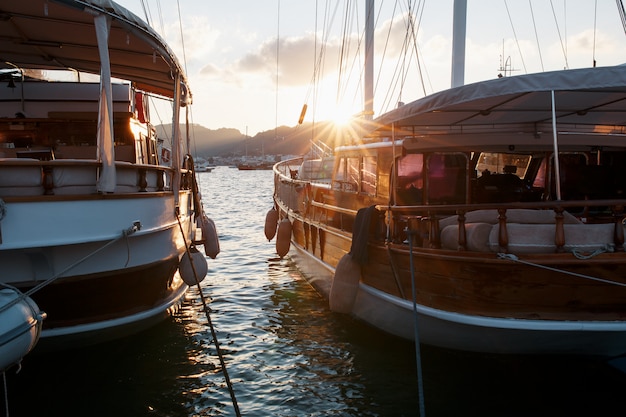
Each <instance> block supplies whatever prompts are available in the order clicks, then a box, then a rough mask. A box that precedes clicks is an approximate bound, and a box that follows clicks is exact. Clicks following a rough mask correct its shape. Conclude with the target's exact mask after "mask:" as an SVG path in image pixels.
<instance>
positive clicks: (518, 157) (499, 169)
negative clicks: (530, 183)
mask: <svg viewBox="0 0 626 417" xmlns="http://www.w3.org/2000/svg"><path fill="white" fill-rule="evenodd" d="M530 159H531V156H530V155H522V154H510V153H490V152H483V153H482V154H480V157H479V158H478V163H477V164H476V170H477V171H478V177H481V176H482V175H483V174H487V175H489V174H514V175H517V176H518V177H520V178H524V177H525V175H526V170H527V169H528V164H529V163H530Z"/></svg>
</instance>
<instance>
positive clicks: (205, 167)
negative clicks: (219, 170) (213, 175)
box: [194, 164, 215, 172]
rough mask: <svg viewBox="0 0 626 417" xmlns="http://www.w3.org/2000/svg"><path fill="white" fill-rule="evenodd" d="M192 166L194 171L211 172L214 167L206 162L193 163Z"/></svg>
mask: <svg viewBox="0 0 626 417" xmlns="http://www.w3.org/2000/svg"><path fill="white" fill-rule="evenodd" d="M194 168H195V171H196V172H211V171H213V169H214V168H215V167H214V166H210V165H206V164H195V165H194Z"/></svg>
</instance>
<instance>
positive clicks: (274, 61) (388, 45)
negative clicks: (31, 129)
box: [116, 0, 626, 136]
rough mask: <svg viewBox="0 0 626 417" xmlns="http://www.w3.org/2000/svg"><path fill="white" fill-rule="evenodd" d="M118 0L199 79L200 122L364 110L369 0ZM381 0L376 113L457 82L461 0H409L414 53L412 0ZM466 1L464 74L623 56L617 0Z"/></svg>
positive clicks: (249, 122)
mask: <svg viewBox="0 0 626 417" xmlns="http://www.w3.org/2000/svg"><path fill="white" fill-rule="evenodd" d="M116 1H117V2H118V3H119V4H121V5H122V6H124V7H126V8H127V9H129V10H131V11H132V12H134V13H135V14H136V15H137V16H139V17H140V18H142V19H143V20H146V21H148V23H150V24H151V25H152V26H153V27H154V28H155V29H156V30H157V32H159V34H160V35H161V36H162V37H163V38H164V39H165V40H166V41H167V42H168V44H169V45H170V47H171V48H172V49H173V50H174V52H175V53H176V55H177V57H178V59H179V61H180V62H181V63H182V65H183V67H184V68H185V69H186V72H187V76H188V78H189V81H190V84H191V90H192V93H193V100H194V104H193V106H192V113H191V119H192V122H193V123H196V124H200V125H202V126H205V127H207V128H209V129H219V128H235V129H238V130H239V131H241V132H242V133H244V134H248V135H250V136H254V135H255V134H256V133H258V132H260V131H266V130H271V129H274V128H275V127H277V126H282V125H287V126H295V125H296V124H297V123H298V119H299V116H300V114H301V110H302V107H303V105H304V104H307V106H308V110H307V112H306V115H305V118H304V120H305V121H308V122H311V121H322V120H330V119H337V120H338V121H341V120H342V119H345V118H346V116H347V115H350V114H355V113H358V112H359V111H360V110H362V109H363V90H362V87H361V86H362V70H361V68H362V62H363V58H362V53H361V54H360V55H359V54H357V53H356V51H357V50H358V45H359V39H362V32H363V26H364V20H365V10H364V8H365V6H364V3H365V1H364V0H356V1H355V0H326V1H323V0H228V1H224V0H219V1H218V0H116ZM376 3H377V5H376V12H375V13H376V35H375V47H374V49H375V57H376V58H375V64H374V67H375V69H374V72H375V74H374V79H375V97H374V112H375V115H374V117H376V116H377V115H380V114H381V113H382V112H384V111H387V110H390V109H391V108H393V107H395V106H396V105H397V103H398V102H410V101H413V100H416V99H419V98H421V97H423V96H424V95H425V94H430V93H433V92H436V91H440V90H443V89H446V88H449V87H450V83H451V81H450V80H451V75H450V74H451V73H450V71H451V69H450V68H451V44H452V7H453V0H430V1H428V0H426V1H425V0H422V1H417V0H410V3H411V6H410V7H411V11H412V14H413V15H414V16H416V18H415V19H414V22H415V23H414V26H413V27H414V32H415V33H416V35H415V38H416V39H417V48H413V47H411V48H409V53H406V52H403V51H405V49H404V48H402V46H403V44H404V43H403V42H404V35H405V32H406V28H407V25H406V23H405V22H406V20H405V19H404V20H403V19H402V18H401V16H402V15H403V14H405V15H406V14H407V12H408V11H409V6H408V4H409V0H385V1H381V0H378V1H377V2H376ZM467 3H468V5H467V40H466V68H465V83H466V84H468V83H472V82H477V81H482V80H486V79H491V78H495V77H497V76H498V74H499V73H503V74H504V75H511V74H512V75H521V74H526V73H534V72H541V71H552V70H560V69H564V68H582V67H590V66H593V62H594V59H595V61H596V65H597V66H609V65H618V64H623V63H626V34H625V31H624V27H623V26H622V23H621V20H620V17H619V13H618V9H617V6H616V2H615V1H614V0H529V1H520V0H508V1H505V0H480V1H479V0H468V1H467ZM346 16H348V17H346ZM394 17H395V19H394ZM392 22H393V24H392ZM344 39H351V41H350V42H349V43H346V42H342V40H344ZM277 40H278V47H277ZM322 49H323V50H324V54H323V57H324V58H323V59H322V60H320V58H319V55H320V50H322ZM416 50H417V56H419V59H416V58H415V56H416V53H415V51H416ZM342 57H343V58H342ZM399 58H402V59H399ZM398 62H401V63H402V64H398ZM504 64H506V65H504ZM316 68H317V70H316ZM503 68H506V69H507V70H506V71H503V70H502V69H503ZM398 79H403V80H404V82H401V81H398ZM153 121H154V120H153ZM163 122H167V121H163ZM157 123H158V121H157Z"/></svg>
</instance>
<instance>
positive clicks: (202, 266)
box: [178, 246, 209, 287]
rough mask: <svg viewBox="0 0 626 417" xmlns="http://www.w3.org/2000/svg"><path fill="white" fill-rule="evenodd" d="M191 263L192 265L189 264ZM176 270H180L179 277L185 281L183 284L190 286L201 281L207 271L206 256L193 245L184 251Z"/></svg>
mask: <svg viewBox="0 0 626 417" xmlns="http://www.w3.org/2000/svg"><path fill="white" fill-rule="evenodd" d="M192 263H193V266H192V265H191V264H192ZM178 271H179V272H180V277H181V278H182V279H183V281H185V284H187V285H189V286H190V287H191V286H193V285H196V284H198V283H200V282H202V280H203V279H204V278H205V277H206V274H207V272H208V271H209V267H208V265H207V261H206V257H205V256H204V255H203V254H202V253H201V252H200V251H199V250H198V249H196V247H195V246H192V247H191V248H190V249H189V252H185V253H184V254H183V257H182V258H181V259H180V263H179V264H178ZM194 271H195V273H194ZM196 278H197V280H196Z"/></svg>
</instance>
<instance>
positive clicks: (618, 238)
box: [376, 199, 626, 253]
mask: <svg viewBox="0 0 626 417" xmlns="http://www.w3.org/2000/svg"><path fill="white" fill-rule="evenodd" d="M625 206H626V200H623V199H607V200H576V201H543V202H516V203H499V204H495V203H494V204H456V205H425V206H424V205H422V206H386V205H377V206H376V208H377V210H378V211H379V212H380V213H381V217H385V216H387V215H388V213H389V214H390V218H391V219H392V221H391V223H392V225H393V228H394V231H393V233H392V235H393V236H395V237H396V241H405V240H406V239H407V233H406V232H408V234H410V235H411V237H412V239H414V240H413V242H414V243H416V244H418V245H422V246H427V247H430V248H436V249H440V248H442V247H444V248H448V249H457V250H462V251H463V250H478V251H481V250H482V249H481V248H480V247H479V246H480V245H477V244H476V242H475V240H476V239H477V238H476V235H478V234H480V233H482V234H483V238H484V237H485V236H488V235H489V233H490V232H491V233H492V235H493V233H494V230H495V233H497V236H496V238H494V241H493V242H492V245H491V248H490V250H492V251H493V250H494V249H495V250H497V251H499V252H504V253H508V252H510V251H512V250H513V249H512V248H511V242H512V241H514V242H515V245H517V246H518V249H519V247H523V248H522V251H524V250H528V251H531V249H530V248H531V247H532V248H533V249H532V250H540V251H541V250H544V251H545V252H565V251H571V248H573V247H576V246H578V247H584V246H587V247H589V248H599V247H601V246H603V245H610V246H612V250H615V251H623V250H624V218H625V214H624V207H625ZM568 208H570V209H575V210H576V211H579V210H580V209H581V208H583V213H585V212H587V211H589V210H591V209H593V208H597V209H601V212H602V213H603V214H601V215H594V216H590V217H586V216H584V215H583V216H574V215H572V214H571V213H570V212H568V211H567V209H568ZM494 220H495V221H494ZM479 227H482V232H477V230H478V229H479ZM444 229H447V230H444ZM542 234H543V235H542ZM540 235H541V236H540ZM566 237H568V239H571V240H570V241H567V240H566ZM592 240H593V242H592ZM483 243H485V242H483ZM524 245H526V246H525V247H524ZM496 246H497V247H496ZM540 246H543V248H541V249H537V248H538V247H540ZM568 248H569V249H568ZM513 251H514V250H513Z"/></svg>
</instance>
